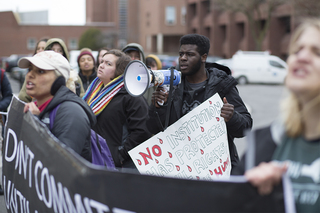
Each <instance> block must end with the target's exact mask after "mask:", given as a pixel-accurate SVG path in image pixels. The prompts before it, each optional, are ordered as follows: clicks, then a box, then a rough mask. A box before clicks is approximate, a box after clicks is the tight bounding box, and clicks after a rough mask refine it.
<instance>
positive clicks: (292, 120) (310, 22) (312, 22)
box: [281, 19, 320, 137]
mask: <svg viewBox="0 0 320 213" xmlns="http://www.w3.org/2000/svg"><path fill="white" fill-rule="evenodd" d="M309 28H315V29H317V30H318V31H319V32H320V19H305V20H304V22H303V23H302V24H300V25H299V26H298V28H297V29H296V30H295V31H294V33H293V35H292V36H291V39H290V43H289V55H292V54H294V45H295V43H296V42H297V41H298V39H299V38H300V36H301V35H302V33H303V32H304V31H305V30H306V29H309ZM319 39H320V38H319ZM319 84H320V82H319ZM311 109H317V110H320V91H319V95H318V96H316V97H315V98H314V99H313V100H312V101H310V102H309V103H307V104H306V105H305V107H304V108H303V109H302V106H301V104H300V102H299V100H298V98H297V97H296V96H295V95H294V94H293V93H290V95H289V96H288V97H287V98H286V99H285V100H284V101H283V102H282V103H281V110H282V115H283V119H284V124H285V127H286V132H287V135H288V136H290V137H297V136H299V135H301V134H302V133H303V132H304V128H305V127H304V121H303V118H304V117H305V114H306V113H307V112H308V111H310V110H311ZM317 129H318V132H320V121H319V123H318V127H317Z"/></svg>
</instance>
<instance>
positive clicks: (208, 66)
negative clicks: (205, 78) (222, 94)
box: [205, 62, 231, 75]
mask: <svg viewBox="0 0 320 213" xmlns="http://www.w3.org/2000/svg"><path fill="white" fill-rule="evenodd" d="M205 67H206V68H207V69H210V68H217V69H219V70H222V71H224V72H225V73H227V74H228V75H231V70H230V69H229V67H227V66H224V65H221V64H217V63H209V62H206V65H205Z"/></svg>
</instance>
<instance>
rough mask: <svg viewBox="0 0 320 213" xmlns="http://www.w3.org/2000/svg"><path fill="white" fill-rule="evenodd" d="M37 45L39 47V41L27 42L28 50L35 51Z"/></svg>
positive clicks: (31, 39)
mask: <svg viewBox="0 0 320 213" xmlns="http://www.w3.org/2000/svg"><path fill="white" fill-rule="evenodd" d="M36 45H37V39H35V38H28V41H27V48H28V50H34V49H35V48H36Z"/></svg>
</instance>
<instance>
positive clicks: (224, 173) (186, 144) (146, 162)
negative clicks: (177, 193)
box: [129, 94, 231, 180]
mask: <svg viewBox="0 0 320 213" xmlns="http://www.w3.org/2000/svg"><path fill="white" fill-rule="evenodd" d="M222 106H223V103H222V100H221V98H220V97H219V95H218V94H215V95H213V96H212V97H211V98H209V99H208V100H206V101H204V102H203V103H202V104H201V105H199V106H198V107H196V108H195V109H193V110H192V111H191V112H189V113H188V114H186V115H185V116H183V117H182V118H180V119H179V120H178V121H176V122H175V123H174V124H172V125H171V126H169V127H168V128H167V129H166V130H165V131H164V132H160V133H158V134H157V135H155V136H153V137H152V138H150V139H149V140H147V141H145V142H144V143H142V144H140V145H139V146H137V147H135V148H134V149H132V150H130V151H129V155H130V157H131V158H132V160H133V162H134V163H135V165H136V167H137V168H138V170H139V172H140V173H141V174H149V175H155V176H162V177H177V178H186V179H198V180H199V179H201V180H213V179H215V178H217V177H228V176H230V171H231V161H230V155H229V148H228V137H227V130H226V125H225V121H224V119H223V118H222V117H220V111H221V107H222Z"/></svg>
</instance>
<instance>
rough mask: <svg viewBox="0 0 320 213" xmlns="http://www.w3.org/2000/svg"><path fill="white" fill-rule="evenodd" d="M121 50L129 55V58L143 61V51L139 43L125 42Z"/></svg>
mask: <svg viewBox="0 0 320 213" xmlns="http://www.w3.org/2000/svg"><path fill="white" fill-rule="evenodd" d="M122 52H124V53H125V54H127V55H128V56H130V58H131V60H139V61H142V62H143V63H145V57H144V51H143V48H142V46H141V45H140V44H137V43H130V44H127V45H126V46H125V47H124V48H123V49H122Z"/></svg>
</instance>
